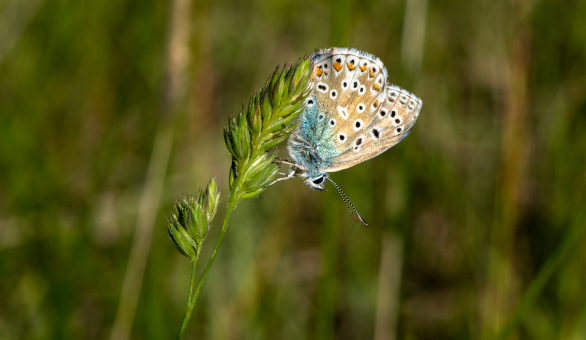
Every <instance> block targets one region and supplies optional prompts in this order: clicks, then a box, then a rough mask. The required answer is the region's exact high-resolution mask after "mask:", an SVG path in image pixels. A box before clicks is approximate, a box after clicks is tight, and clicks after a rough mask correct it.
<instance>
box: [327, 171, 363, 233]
mask: <svg viewBox="0 0 586 340" xmlns="http://www.w3.org/2000/svg"><path fill="white" fill-rule="evenodd" d="M325 178H326V179H327V180H328V181H330V182H332V184H333V185H334V186H335V187H336V190H338V192H339V193H340V196H342V200H343V201H344V204H346V208H348V211H349V212H350V215H351V216H352V218H353V219H354V221H356V222H358V220H357V219H356V216H358V219H359V220H360V222H362V224H364V225H365V226H367V227H368V223H366V221H365V220H364V219H363V218H362V216H360V214H359V213H358V210H356V208H355V207H354V205H353V204H352V202H350V200H349V199H348V196H346V194H345V193H344V192H343V191H342V189H340V187H339V186H338V185H337V184H336V182H334V181H332V179H331V178H329V177H325ZM350 207H352V209H350ZM352 210H354V212H355V213H356V216H354V213H353V212H352Z"/></svg>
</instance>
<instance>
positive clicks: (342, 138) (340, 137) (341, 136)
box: [338, 132, 346, 143]
mask: <svg viewBox="0 0 586 340" xmlns="http://www.w3.org/2000/svg"><path fill="white" fill-rule="evenodd" d="M338 141H339V142H340V143H344V142H345V141H346V134H345V133H343V132H340V133H339V134H338Z"/></svg>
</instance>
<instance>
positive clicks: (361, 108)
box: [356, 103, 365, 113]
mask: <svg viewBox="0 0 586 340" xmlns="http://www.w3.org/2000/svg"><path fill="white" fill-rule="evenodd" d="M364 109H365V107H364V104H362V103H360V104H358V105H357V106H356V111H358V113H362V112H364Z"/></svg>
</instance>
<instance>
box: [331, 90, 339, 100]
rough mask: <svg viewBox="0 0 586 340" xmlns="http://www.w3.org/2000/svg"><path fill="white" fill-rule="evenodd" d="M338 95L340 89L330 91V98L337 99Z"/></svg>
mask: <svg viewBox="0 0 586 340" xmlns="http://www.w3.org/2000/svg"><path fill="white" fill-rule="evenodd" d="M337 96H338V91H336V90H332V91H330V98H332V99H336V97H337Z"/></svg>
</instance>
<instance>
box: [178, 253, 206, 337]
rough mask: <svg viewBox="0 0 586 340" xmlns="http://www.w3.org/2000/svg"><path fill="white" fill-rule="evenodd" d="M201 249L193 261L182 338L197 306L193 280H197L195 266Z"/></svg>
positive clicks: (180, 332)
mask: <svg viewBox="0 0 586 340" xmlns="http://www.w3.org/2000/svg"><path fill="white" fill-rule="evenodd" d="M199 252H200V251H199V250H198V251H197V253H196V255H195V261H193V262H191V282H190V283H189V299H188V300H187V308H186V309H185V316H184V317H183V324H181V330H180V331H179V334H178V335H177V339H181V338H182V337H183V333H184V332H185V328H187V323H188V322H189V318H190V317H191V312H193V307H195V300H196V299H197V298H196V299H194V298H193V281H195V268H196V264H197V260H198V259H199Z"/></svg>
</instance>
